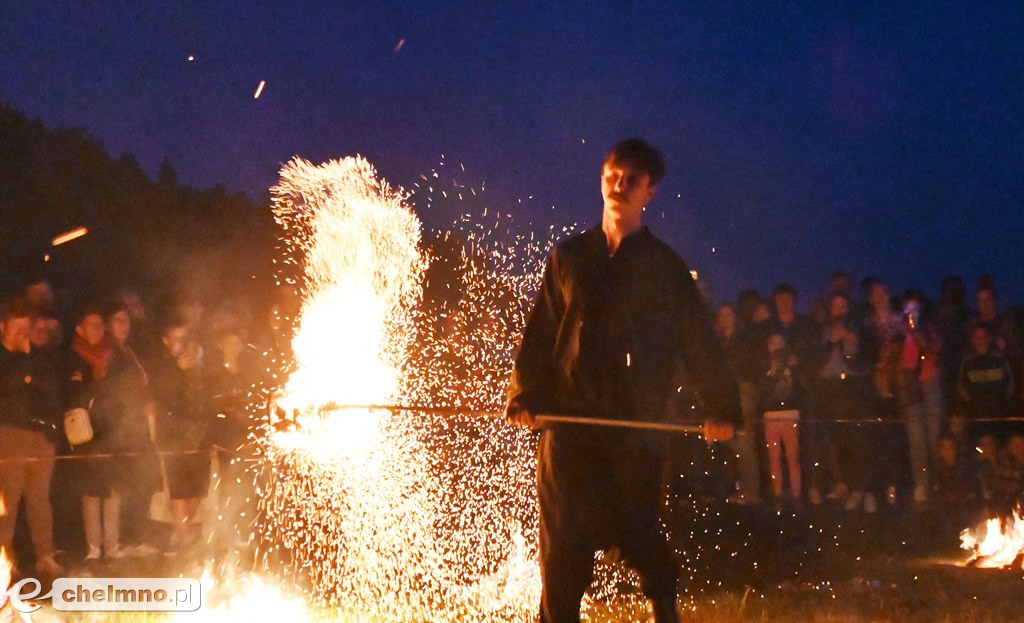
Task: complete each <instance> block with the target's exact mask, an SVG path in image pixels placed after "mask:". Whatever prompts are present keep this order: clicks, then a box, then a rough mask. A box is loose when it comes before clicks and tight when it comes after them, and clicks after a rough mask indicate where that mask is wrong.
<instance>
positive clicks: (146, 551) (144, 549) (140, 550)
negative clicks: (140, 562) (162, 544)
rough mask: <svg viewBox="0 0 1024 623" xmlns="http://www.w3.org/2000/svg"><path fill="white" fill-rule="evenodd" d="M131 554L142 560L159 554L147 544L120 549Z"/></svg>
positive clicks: (158, 551)
mask: <svg viewBox="0 0 1024 623" xmlns="http://www.w3.org/2000/svg"><path fill="white" fill-rule="evenodd" d="M122 549H126V550H128V551H130V552H131V555H133V556H140V557H142V558H148V557H149V556H155V555H157V554H159V553H160V550H159V549H158V548H156V547H154V546H152V545H150V544H149V543H139V544H138V545H128V546H124V547H122Z"/></svg>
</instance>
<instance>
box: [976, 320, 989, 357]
mask: <svg viewBox="0 0 1024 623" xmlns="http://www.w3.org/2000/svg"><path fill="white" fill-rule="evenodd" d="M991 348H992V336H991V335H990V334H989V332H988V329H983V328H980V327H979V328H977V329H974V330H973V331H971V349H972V350H974V352H975V353H977V354H979V355H986V354H988V351H989V350H990V349H991Z"/></svg>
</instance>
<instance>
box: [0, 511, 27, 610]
mask: <svg viewBox="0 0 1024 623" xmlns="http://www.w3.org/2000/svg"><path fill="white" fill-rule="evenodd" d="M2 500H3V498H2V497H0V501H2ZM13 570H14V564H13V563H12V562H11V559H10V558H8V557H7V552H6V551H5V550H4V548H2V547H0V623H15V622H18V621H20V622H25V623H27V622H29V621H31V620H32V619H30V618H29V615H27V614H24V613H21V612H18V611H17V610H15V609H14V607H13V606H11V594H10V589H11V573H12V572H13Z"/></svg>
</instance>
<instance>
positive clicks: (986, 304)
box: [977, 290, 998, 320]
mask: <svg viewBox="0 0 1024 623" xmlns="http://www.w3.org/2000/svg"><path fill="white" fill-rule="evenodd" d="M977 296H978V314H980V315H981V317H982V318H984V319H986V320H988V319H991V318H994V317H995V316H996V313H997V311H998V309H997V308H998V304H997V303H996V295H995V292H993V291H992V290H978V295H977Z"/></svg>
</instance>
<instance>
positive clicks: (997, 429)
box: [0, 272, 1024, 576]
mask: <svg viewBox="0 0 1024 623" xmlns="http://www.w3.org/2000/svg"><path fill="white" fill-rule="evenodd" d="M972 294H973V307H974V308H975V310H974V311H972V310H971V307H972V297H971V296H969V294H968V288H967V287H966V285H965V283H964V282H963V281H962V280H961V279H959V278H956V277H950V278H947V279H945V280H944V281H943V283H942V287H941V292H940V294H939V297H938V300H937V301H932V300H931V299H930V298H929V297H928V296H927V295H926V294H925V293H924V292H922V291H920V290H913V289H912V290H908V291H906V292H905V293H903V295H902V296H900V297H898V298H894V297H893V296H891V294H890V292H889V289H888V288H887V286H886V284H885V283H884V282H882V281H881V280H879V279H877V278H868V279H865V280H864V281H863V282H862V283H861V287H860V290H859V292H858V295H857V296H855V295H854V293H853V287H852V283H851V280H850V277H849V276H848V275H847V274H845V273H842V272H837V273H835V274H834V275H833V276H832V278H831V281H830V283H829V285H828V288H827V289H826V291H825V292H824V293H823V294H822V295H820V296H818V297H816V298H814V300H812V301H810V305H809V312H808V313H807V314H802V313H799V312H798V305H797V303H798V300H797V292H796V290H795V289H794V288H793V287H792V286H789V285H787V284H779V285H778V286H776V287H775V288H774V291H773V292H772V294H771V296H770V297H767V298H765V297H762V296H761V295H760V294H758V293H757V292H755V291H753V290H748V291H745V292H743V293H742V294H741V295H740V296H739V297H738V299H737V301H736V302H735V303H725V304H722V305H720V306H718V307H717V309H716V310H715V311H716V313H715V327H716V330H717V332H718V335H719V337H720V339H721V342H722V344H723V346H724V348H725V351H726V353H727V356H728V358H729V360H730V362H731V364H732V366H733V368H734V371H735V374H736V377H737V380H738V381H739V390H740V397H741V401H742V405H743V415H744V423H743V426H742V427H741V429H740V430H739V431H738V433H737V435H736V437H735V439H734V440H733V441H732V442H730V443H731V445H732V449H733V450H734V451H735V455H736V460H735V461H734V462H733V464H734V466H735V469H734V476H735V494H734V495H733V496H732V497H731V501H733V502H736V503H739V504H769V505H775V506H776V507H779V508H789V509H792V510H794V511H801V510H803V509H805V508H806V507H807V506H817V505H831V506H832V507H838V508H839V509H844V510H845V511H850V512H865V513H874V512H877V511H878V510H879V509H880V508H881V507H882V505H883V504H891V505H893V506H894V507H897V506H899V507H910V508H927V507H929V506H931V507H943V508H953V507H961V508H965V507H973V508H979V509H985V512H988V511H990V510H991V511H994V512H1003V513H1005V512H1008V511H1009V510H1011V509H1012V508H1013V507H1014V506H1015V505H1016V504H1018V503H1020V501H1021V498H1022V494H1024V426H1022V425H1021V424H1020V423H1019V422H1018V421H1017V420H1018V419H1019V418H1018V416H1019V415H1020V414H1021V409H1020V404H1021V398H1022V395H1021V386H1022V383H1021V376H1022V373H1024V348H1022V340H1021V337H1022V335H1024V334H1022V330H1024V313H1022V310H1021V309H1020V308H1016V307H1013V308H1010V309H1008V310H1005V311H1004V310H1003V309H1001V308H1000V304H999V299H998V297H997V294H996V287H995V284H994V282H993V281H992V280H991V279H990V278H987V277H985V278H982V279H980V280H979V281H978V282H977V284H976V286H975V288H974V289H973V291H972ZM294 298H295V297H294V293H293V296H291V297H289V296H283V297H282V299H283V300H282V302H281V305H282V306H285V307H287V309H284V310H282V313H280V314H278V315H277V316H274V315H273V314H272V315H271V318H272V319H273V318H275V317H284V316H288V315H289V313H294V311H295V310H294V309H292V308H293V307H294V304H295V301H294V300H292V299H294ZM61 303H62V302H61V301H58V300H57V297H56V296H55V294H54V291H53V289H52V288H51V287H50V285H49V284H48V283H47V282H46V281H45V280H43V279H39V280H37V281H35V282H34V283H31V284H29V285H27V286H26V287H25V288H24V289H23V290H21V291H19V292H17V293H15V295H13V296H9V297H7V298H6V300H5V301H4V302H3V304H2V305H0V548H3V549H4V550H5V552H7V555H8V557H12V556H13V553H14V552H15V550H16V549H17V548H16V547H14V545H15V541H16V539H15V534H16V528H17V527H18V526H19V525H20V526H22V530H23V531H24V532H23V534H24V535H25V538H23V539H21V542H22V543H23V544H26V545H25V546H23V547H22V548H21V549H22V550H26V552H27V550H29V547H28V546H27V544H28V543H30V544H31V550H34V556H33V557H32V558H34V560H35V568H36V570H37V573H40V574H44V575H45V574H49V575H51V576H56V575H58V574H59V573H60V571H61V566H60V564H58V558H55V556H54V554H55V551H56V549H57V545H55V536H54V535H55V533H61V532H63V533H64V534H65V535H67V534H68V533H69V532H70V533H72V536H71V537H70V539H68V538H67V537H65V542H64V543H63V546H64V548H65V549H71V550H76V549H77V550H78V551H79V552H80V554H81V557H82V558H84V560H85V562H86V563H87V564H88V563H90V562H92V561H97V560H101V559H118V558H123V557H131V556H140V555H150V554H155V553H158V552H164V553H174V552H178V551H180V550H182V549H184V548H188V547H189V546H190V545H191V544H194V543H195V542H196V540H197V539H198V538H199V535H200V528H199V526H198V525H197V522H198V521H199V518H200V517H201V516H202V500H203V499H204V498H206V497H207V493H208V491H209V489H210V484H211V473H212V471H213V470H216V469H220V470H222V471H223V470H228V469H230V467H229V464H231V463H232V460H231V457H233V456H234V455H233V452H234V450H236V449H237V448H238V447H239V446H240V445H241V444H242V443H244V440H245V437H246V431H247V427H248V418H247V414H246V413H245V405H246V404H247V403H248V401H249V397H250V391H251V388H252V387H253V384H254V383H255V382H256V381H257V380H258V368H259V366H257V365H256V363H257V361H258V357H257V356H256V355H257V353H259V352H266V351H267V350H280V349H281V348H287V347H286V345H283V344H281V343H275V339H276V340H278V341H281V336H280V335H277V334H278V333H282V331H281V327H279V326H274V325H273V320H272V321H271V323H264V322H262V320H263V318H264V317H262V316H259V315H256V317H255V318H254V317H253V315H252V314H250V313H249V312H248V311H247V310H245V309H244V307H242V306H240V305H239V301H230V300H229V301H228V302H227V303H225V304H224V305H222V306H220V307H217V308H211V309H204V307H203V306H202V305H200V304H198V303H196V302H195V301H192V300H188V299H185V300H178V301H171V302H169V303H168V304H166V305H164V306H161V308H160V309H159V312H160V313H156V314H154V313H153V310H151V309H148V308H147V307H146V306H145V305H143V304H142V302H141V300H140V297H139V296H138V295H137V294H135V293H133V292H131V291H121V292H119V293H117V294H116V295H113V296H105V297H101V298H99V299H92V300H89V301H84V302H79V303H77V304H76V305H75V306H73V308H69V307H68V306H66V305H63V304H61ZM289 310H290V311H289ZM264 324H269V325H270V326H263V325H264ZM275 335H277V338H275V337H274V336H275ZM253 344H257V345H259V348H257V347H255V346H253ZM83 410H84V412H86V413H87V414H88V421H89V425H90V427H91V430H92V434H91V438H90V439H89V440H88V441H84V442H79V443H77V444H76V445H72V444H71V443H70V442H69V440H68V434H67V431H66V430H65V427H64V425H65V420H66V418H67V417H68V415H67V414H70V413H74V412H76V411H77V412H81V411H83ZM221 510H223V509H221ZM19 511H21V515H20V516H21V519H20V524H19ZM55 520H56V521H55ZM155 521H162V522H165V524H164V525H163V526H162V527H161V526H158V525H157V524H156V523H155ZM19 534H21V533H19ZM58 536H59V535H58ZM58 540H59V539H58Z"/></svg>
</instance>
